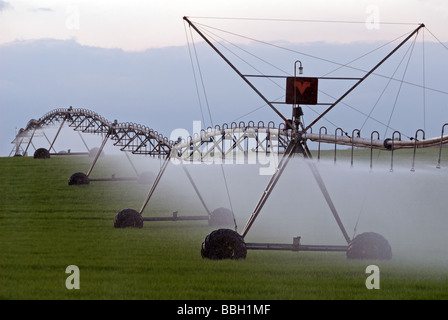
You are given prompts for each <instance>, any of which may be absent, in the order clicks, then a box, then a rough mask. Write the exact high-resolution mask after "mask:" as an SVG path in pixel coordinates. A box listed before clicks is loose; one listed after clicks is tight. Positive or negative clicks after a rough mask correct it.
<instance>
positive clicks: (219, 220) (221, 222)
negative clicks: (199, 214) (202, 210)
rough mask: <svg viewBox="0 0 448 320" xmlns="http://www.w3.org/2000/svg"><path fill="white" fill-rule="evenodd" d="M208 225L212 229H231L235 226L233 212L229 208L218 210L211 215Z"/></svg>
mask: <svg viewBox="0 0 448 320" xmlns="http://www.w3.org/2000/svg"><path fill="white" fill-rule="evenodd" d="M208 225H209V226H211V227H230V226H233V225H235V221H234V220H233V212H232V211H230V210H229V209H227V208H218V209H215V210H213V211H212V212H211V213H210V217H209V219H208Z"/></svg>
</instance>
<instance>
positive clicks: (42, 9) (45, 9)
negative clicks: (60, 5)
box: [33, 7, 54, 12]
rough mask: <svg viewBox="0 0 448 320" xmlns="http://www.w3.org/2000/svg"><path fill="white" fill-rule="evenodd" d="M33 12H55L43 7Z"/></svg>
mask: <svg viewBox="0 0 448 320" xmlns="http://www.w3.org/2000/svg"><path fill="white" fill-rule="evenodd" d="M33 11H34V12H54V10H53V9H51V8H43V7H40V8H36V9H33Z"/></svg>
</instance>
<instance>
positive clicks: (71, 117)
mask: <svg viewBox="0 0 448 320" xmlns="http://www.w3.org/2000/svg"><path fill="white" fill-rule="evenodd" d="M57 124H59V125H60V126H61V127H62V125H68V126H69V127H71V128H73V129H74V130H76V131H79V132H84V133H93V134H103V135H106V136H107V137H108V138H110V139H111V140H112V141H114V145H116V146H118V147H120V148H121V150H122V151H130V152H132V153H135V154H145V155H157V156H166V155H168V154H169V153H170V151H171V148H172V145H173V143H172V142H171V141H168V139H167V138H165V137H164V136H162V135H161V134H159V133H158V132H157V131H154V130H153V129H151V128H148V127H146V126H143V125H140V124H135V123H118V122H117V121H114V122H111V121H109V120H107V119H105V118H103V117H102V116H100V115H99V114H97V113H95V112H93V111H91V110H86V109H73V108H71V107H70V108H68V109H56V110H53V111H50V112H48V113H47V114H45V115H44V116H43V117H42V118H40V119H39V120H35V119H32V120H30V121H29V122H28V124H27V126H26V127H25V128H24V129H20V131H19V133H18V134H17V136H16V137H15V139H14V140H13V141H12V143H13V144H15V145H16V146H17V148H16V150H19V149H20V148H19V146H21V145H22V144H29V143H30V142H31V140H32V138H33V136H35V135H36V134H39V132H38V130H39V129H43V128H44V127H46V126H55V125H57ZM16 154H17V152H16Z"/></svg>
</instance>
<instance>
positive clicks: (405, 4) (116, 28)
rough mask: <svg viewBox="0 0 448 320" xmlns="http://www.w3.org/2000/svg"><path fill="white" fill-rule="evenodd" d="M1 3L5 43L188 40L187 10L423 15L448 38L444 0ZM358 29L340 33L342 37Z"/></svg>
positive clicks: (326, 16) (133, 46)
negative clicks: (65, 40)
mask: <svg viewBox="0 0 448 320" xmlns="http://www.w3.org/2000/svg"><path fill="white" fill-rule="evenodd" d="M0 10H1V16H0V30H2V32H1V34H0V44H4V43H8V42H11V41H16V40H28V39H42V38H51V39H71V38H75V39H76V41H77V42H78V43H80V44H82V45H89V46H95V47H102V48H121V49H123V50H126V51H141V50H145V49H148V48H154V47H166V46H179V45H184V44H185V32H184V27H183V21H182V17H183V16H191V17H232V18H236V17H238V18H262V19H303V20H337V21H358V22H365V23H366V28H370V29H371V30H377V29H378V28H381V27H382V25H381V24H377V23H389V22H393V23H422V22H424V23H426V24H427V26H428V27H429V28H430V30H431V31H432V32H433V33H435V34H437V35H438V37H439V39H440V40H441V41H447V40H448V29H447V28H446V27H445V21H444V20H445V17H446V16H447V15H448V2H447V1H444V0H394V1H388V0H380V1H378V0H368V1H365V0H339V1H335V0H313V1H303V0H275V1H274V0H151V1H146V0H127V1H123V0H96V1H89V0H68V1H65V0H33V1H30V0H2V1H0ZM310 29H311V30H310ZM310 29H307V31H306V32H305V33H303V32H300V39H302V41H303V40H304V39H306V40H310V39H315V38H318V39H320V40H322V41H335V39H334V37H332V36H331V35H329V37H331V38H326V35H325V33H324V32H321V30H320V29H319V28H315V27H313V28H310ZM266 33H267V34H266ZM258 34H259V35H264V36H266V37H269V38H270V39H269V40H289V41H297V39H298V33H297V30H285V29H279V30H274V32H273V33H270V32H267V31H266V29H263V30H259V32H258ZM373 34H374V32H372V33H371V36H372V35H373ZM358 36H359V35H358V34H356V33H349V34H344V35H339V37H338V39H337V41H344V42H350V41H356V40H359V38H357V37H358Z"/></svg>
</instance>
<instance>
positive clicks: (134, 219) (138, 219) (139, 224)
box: [114, 209, 143, 228]
mask: <svg viewBox="0 0 448 320" xmlns="http://www.w3.org/2000/svg"><path fill="white" fill-rule="evenodd" d="M114 227H115V228H143V218H142V216H141V215H140V213H139V212H138V211H136V210H133V209H124V210H121V211H120V212H119V213H118V214H117V215H116V216H115V218H114Z"/></svg>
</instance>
